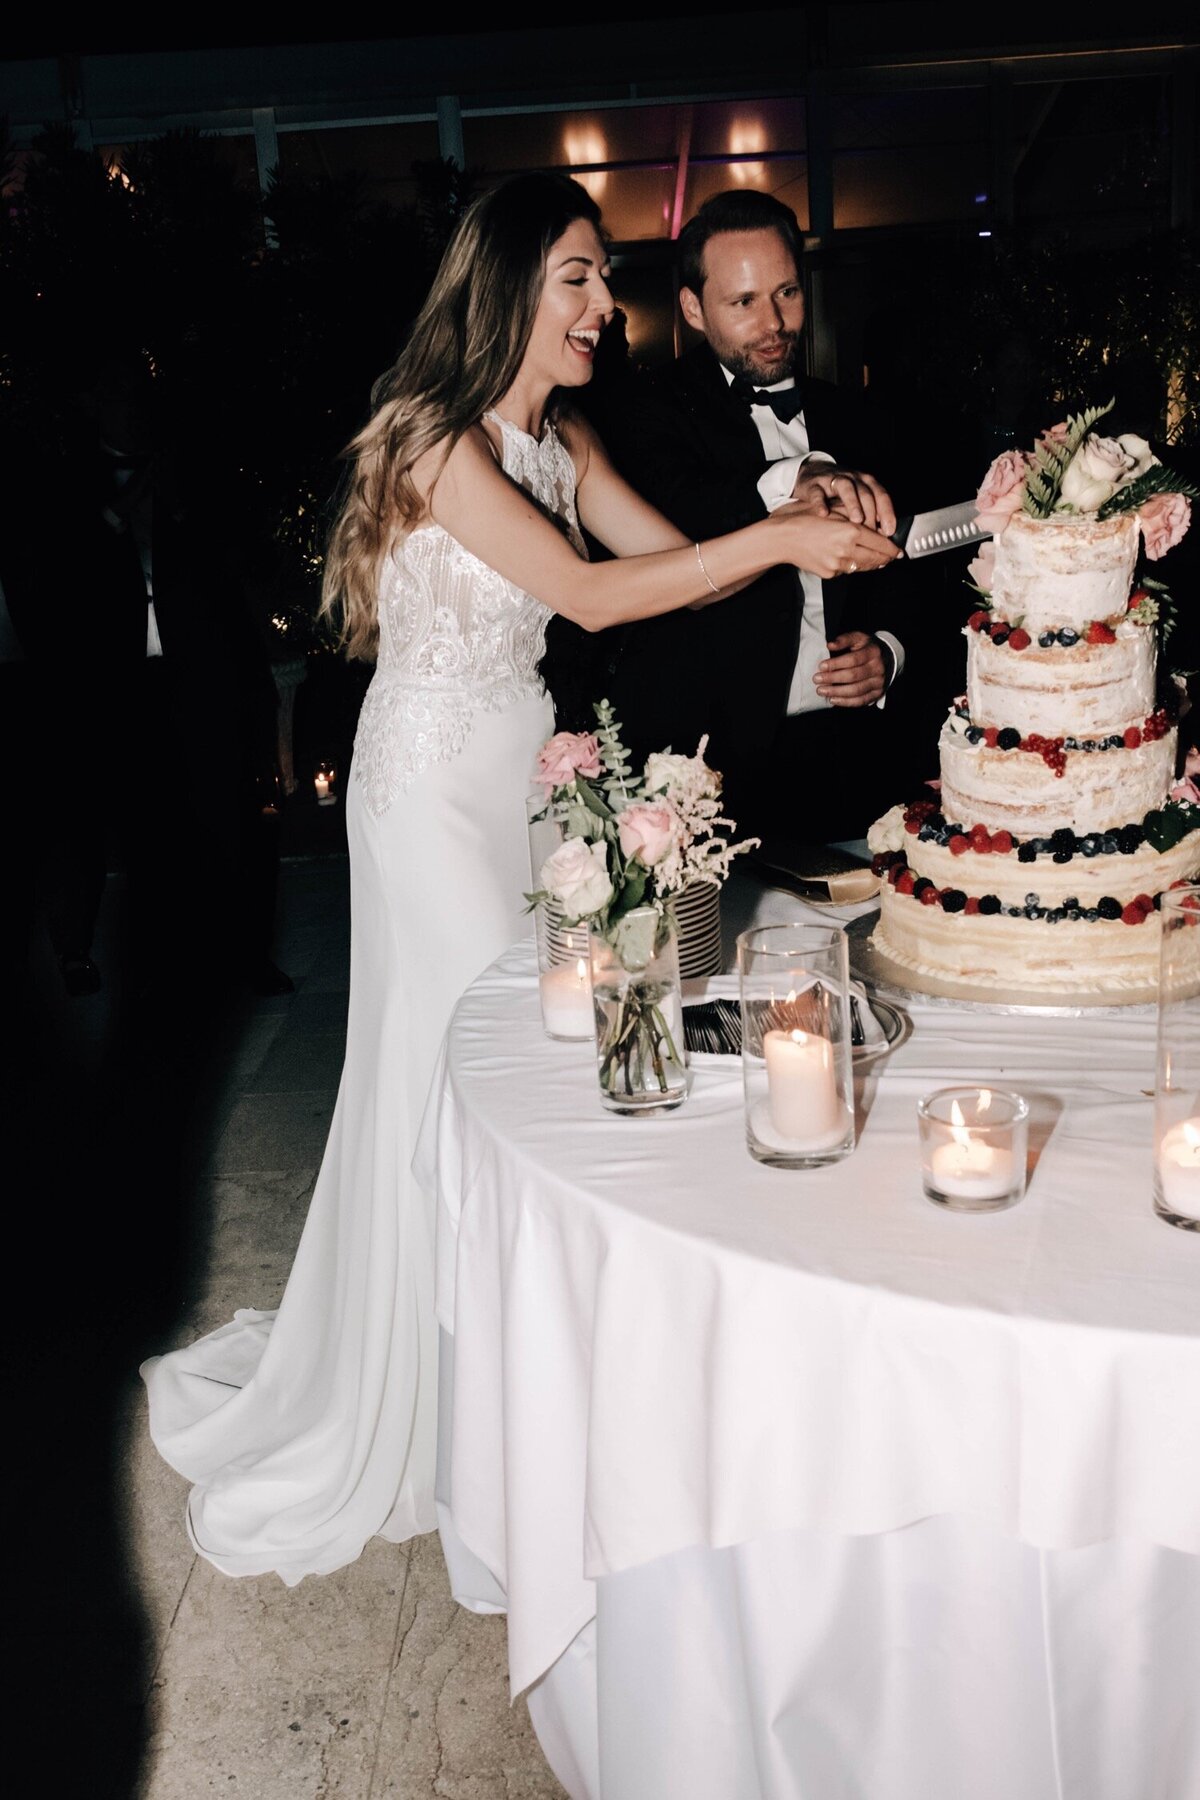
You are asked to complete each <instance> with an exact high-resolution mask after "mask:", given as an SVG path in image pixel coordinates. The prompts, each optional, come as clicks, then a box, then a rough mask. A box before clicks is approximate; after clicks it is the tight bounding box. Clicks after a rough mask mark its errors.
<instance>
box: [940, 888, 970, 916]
mask: <svg viewBox="0 0 1200 1800" xmlns="http://www.w3.org/2000/svg"><path fill="white" fill-rule="evenodd" d="M966 904H967V896H966V895H965V894H964V893H963V891H962V889H961V888H947V889H946V891H945V893H944V894H943V895H942V911H943V912H949V913H956V912H961V911H962V909H963V907H964V906H965V905H966Z"/></svg>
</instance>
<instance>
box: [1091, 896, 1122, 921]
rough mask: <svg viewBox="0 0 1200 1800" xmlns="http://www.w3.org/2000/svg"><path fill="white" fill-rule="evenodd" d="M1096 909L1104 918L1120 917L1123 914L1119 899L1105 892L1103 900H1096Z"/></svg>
mask: <svg viewBox="0 0 1200 1800" xmlns="http://www.w3.org/2000/svg"><path fill="white" fill-rule="evenodd" d="M1096 911H1097V912H1098V913H1099V915H1100V917H1101V918H1102V919H1119V918H1120V916H1121V902H1120V901H1119V900H1114V899H1113V897H1112V895H1111V894H1105V896H1104V898H1103V899H1102V900H1098V901H1097V902H1096Z"/></svg>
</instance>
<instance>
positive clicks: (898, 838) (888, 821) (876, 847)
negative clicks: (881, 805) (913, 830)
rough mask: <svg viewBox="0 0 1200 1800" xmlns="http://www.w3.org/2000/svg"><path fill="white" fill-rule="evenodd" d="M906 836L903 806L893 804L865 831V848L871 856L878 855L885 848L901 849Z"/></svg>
mask: <svg viewBox="0 0 1200 1800" xmlns="http://www.w3.org/2000/svg"><path fill="white" fill-rule="evenodd" d="M906 836H907V833H906V832H905V829H904V808H903V807H902V806H893V807H890V808H889V809H888V811H887V812H885V813H884V815H883V817H882V819H876V821H875V823H874V824H873V825H872V826H871V829H870V830H869V831H868V832H867V849H868V850H869V851H870V852H871V855H872V856H880V855H882V853H883V852H884V851H885V850H903V848H904V840H905V837H906Z"/></svg>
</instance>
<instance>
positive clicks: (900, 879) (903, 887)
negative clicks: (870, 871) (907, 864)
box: [896, 869, 917, 894]
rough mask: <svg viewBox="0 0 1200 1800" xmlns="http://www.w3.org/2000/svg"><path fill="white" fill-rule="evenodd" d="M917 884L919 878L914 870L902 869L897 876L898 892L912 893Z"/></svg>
mask: <svg viewBox="0 0 1200 1800" xmlns="http://www.w3.org/2000/svg"><path fill="white" fill-rule="evenodd" d="M916 885H917V878H916V876H915V875H914V874H913V872H912V870H911V869H901V871H900V873H899V875H897V877H896V892H897V893H898V894H911V893H912V891H913V889H914V888H915V887H916Z"/></svg>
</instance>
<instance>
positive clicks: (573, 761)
mask: <svg viewBox="0 0 1200 1800" xmlns="http://www.w3.org/2000/svg"><path fill="white" fill-rule="evenodd" d="M600 773H601V762H600V745H599V743H598V742H597V740H596V739H595V738H594V737H593V736H592V734H591V733H590V732H584V731H556V732H555V734H554V736H553V737H552V738H550V739H549V740H548V741H547V742H546V743H544V744H543V745H542V747H541V749H540V750H539V751H538V753H537V761H536V763H535V765H534V775H533V778H534V780H535V781H536V782H538V783H540V785H541V786H542V787H543V788H544V789H545V791H546V798H547V799H549V797H550V795H551V793H552V792H553V791H554V789H555V788H556V787H569V786H570V784H571V782H573V781H574V779H575V777H576V776H577V775H583V776H585V777H586V778H587V779H588V780H589V781H591V780H594V779H595V777H596V776H597V775H599V774H600Z"/></svg>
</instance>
